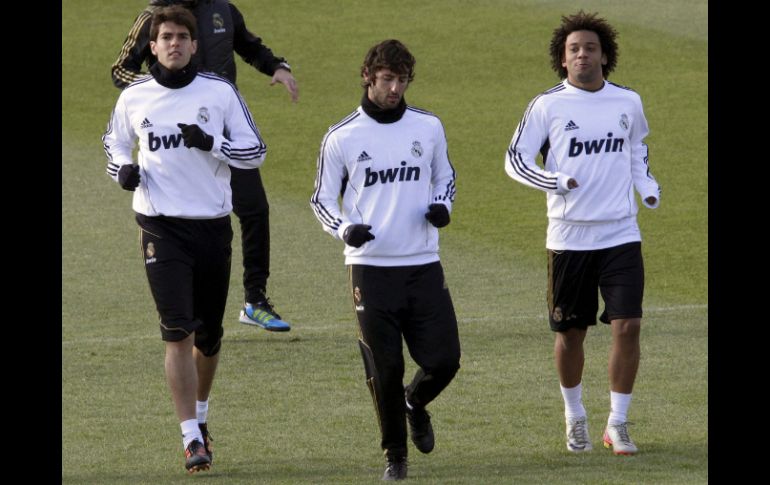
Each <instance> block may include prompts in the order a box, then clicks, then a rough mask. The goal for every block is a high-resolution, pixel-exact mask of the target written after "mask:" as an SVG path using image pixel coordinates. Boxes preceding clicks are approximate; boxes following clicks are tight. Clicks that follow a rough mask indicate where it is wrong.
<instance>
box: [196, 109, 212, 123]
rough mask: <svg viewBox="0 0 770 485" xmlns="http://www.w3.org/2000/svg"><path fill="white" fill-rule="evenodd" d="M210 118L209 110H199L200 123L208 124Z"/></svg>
mask: <svg viewBox="0 0 770 485" xmlns="http://www.w3.org/2000/svg"><path fill="white" fill-rule="evenodd" d="M210 118H211V116H209V110H208V108H200V109H199V110H198V123H201V124H202V123H208V122H209V119H210Z"/></svg>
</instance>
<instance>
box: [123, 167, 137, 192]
mask: <svg viewBox="0 0 770 485" xmlns="http://www.w3.org/2000/svg"><path fill="white" fill-rule="evenodd" d="M140 179H141V177H140V176H139V165H134V164H133V163H129V164H127V165H123V166H122V167H120V170H118V183H119V184H120V186H121V187H123V189H124V190H128V191H129V192H133V191H134V190H136V188H137V187H138V186H139V180H140Z"/></svg>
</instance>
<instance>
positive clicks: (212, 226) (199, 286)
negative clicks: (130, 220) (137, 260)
mask: <svg viewBox="0 0 770 485" xmlns="http://www.w3.org/2000/svg"><path fill="white" fill-rule="evenodd" d="M136 222H137V223H138V224H139V227H140V228H141V237H140V239H141V249H142V258H143V259H144V267H145V269H146V271H147V279H148V280H149V283H150V290H151V292H152V296H153V298H154V299H155V306H156V307H157V309H158V314H159V315H160V332H161V336H162V338H163V340H164V341H168V342H177V341H179V340H183V339H184V338H186V337H187V336H188V335H190V334H191V333H193V332H195V346H196V347H198V348H199V349H200V350H201V351H202V352H203V353H204V354H205V355H214V354H216V352H217V351H218V350H219V342H220V340H221V338H222V333H223V331H222V317H223V316H224V311H225V304H226V303H227V292H228V289H229V285H230V260H231V253H232V250H231V242H232V239H233V231H232V228H231V226H230V216H229V215H228V216H226V217H221V218H219V219H181V218H176V217H165V216H157V217H148V216H145V215H142V214H137V215H136Z"/></svg>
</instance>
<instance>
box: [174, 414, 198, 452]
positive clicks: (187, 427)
mask: <svg viewBox="0 0 770 485" xmlns="http://www.w3.org/2000/svg"><path fill="white" fill-rule="evenodd" d="M179 426H180V427H181V428H182V446H184V449H185V450H186V449H187V446H188V445H189V444H190V442H191V441H192V440H194V439H197V440H198V441H200V442H201V443H203V435H201V430H200V428H199V427H198V420H197V419H187V420H185V421H182V422H181V423H180V424H179Z"/></svg>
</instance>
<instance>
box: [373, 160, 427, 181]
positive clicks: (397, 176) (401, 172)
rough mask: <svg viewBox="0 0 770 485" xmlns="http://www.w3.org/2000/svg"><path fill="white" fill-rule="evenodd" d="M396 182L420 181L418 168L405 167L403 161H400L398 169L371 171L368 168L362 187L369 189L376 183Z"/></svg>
mask: <svg viewBox="0 0 770 485" xmlns="http://www.w3.org/2000/svg"><path fill="white" fill-rule="evenodd" d="M396 180H398V181H399V182H409V181H412V180H414V181H417V180H420V167H407V166H406V162H405V161H401V167H400V168H389V169H387V170H379V171H376V170H375V171H372V170H371V169H370V168H369V167H366V179H365V180H364V187H371V186H372V185H374V184H376V183H377V182H378V181H379V182H382V183H383V184H387V183H388V182H395V181H396Z"/></svg>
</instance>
